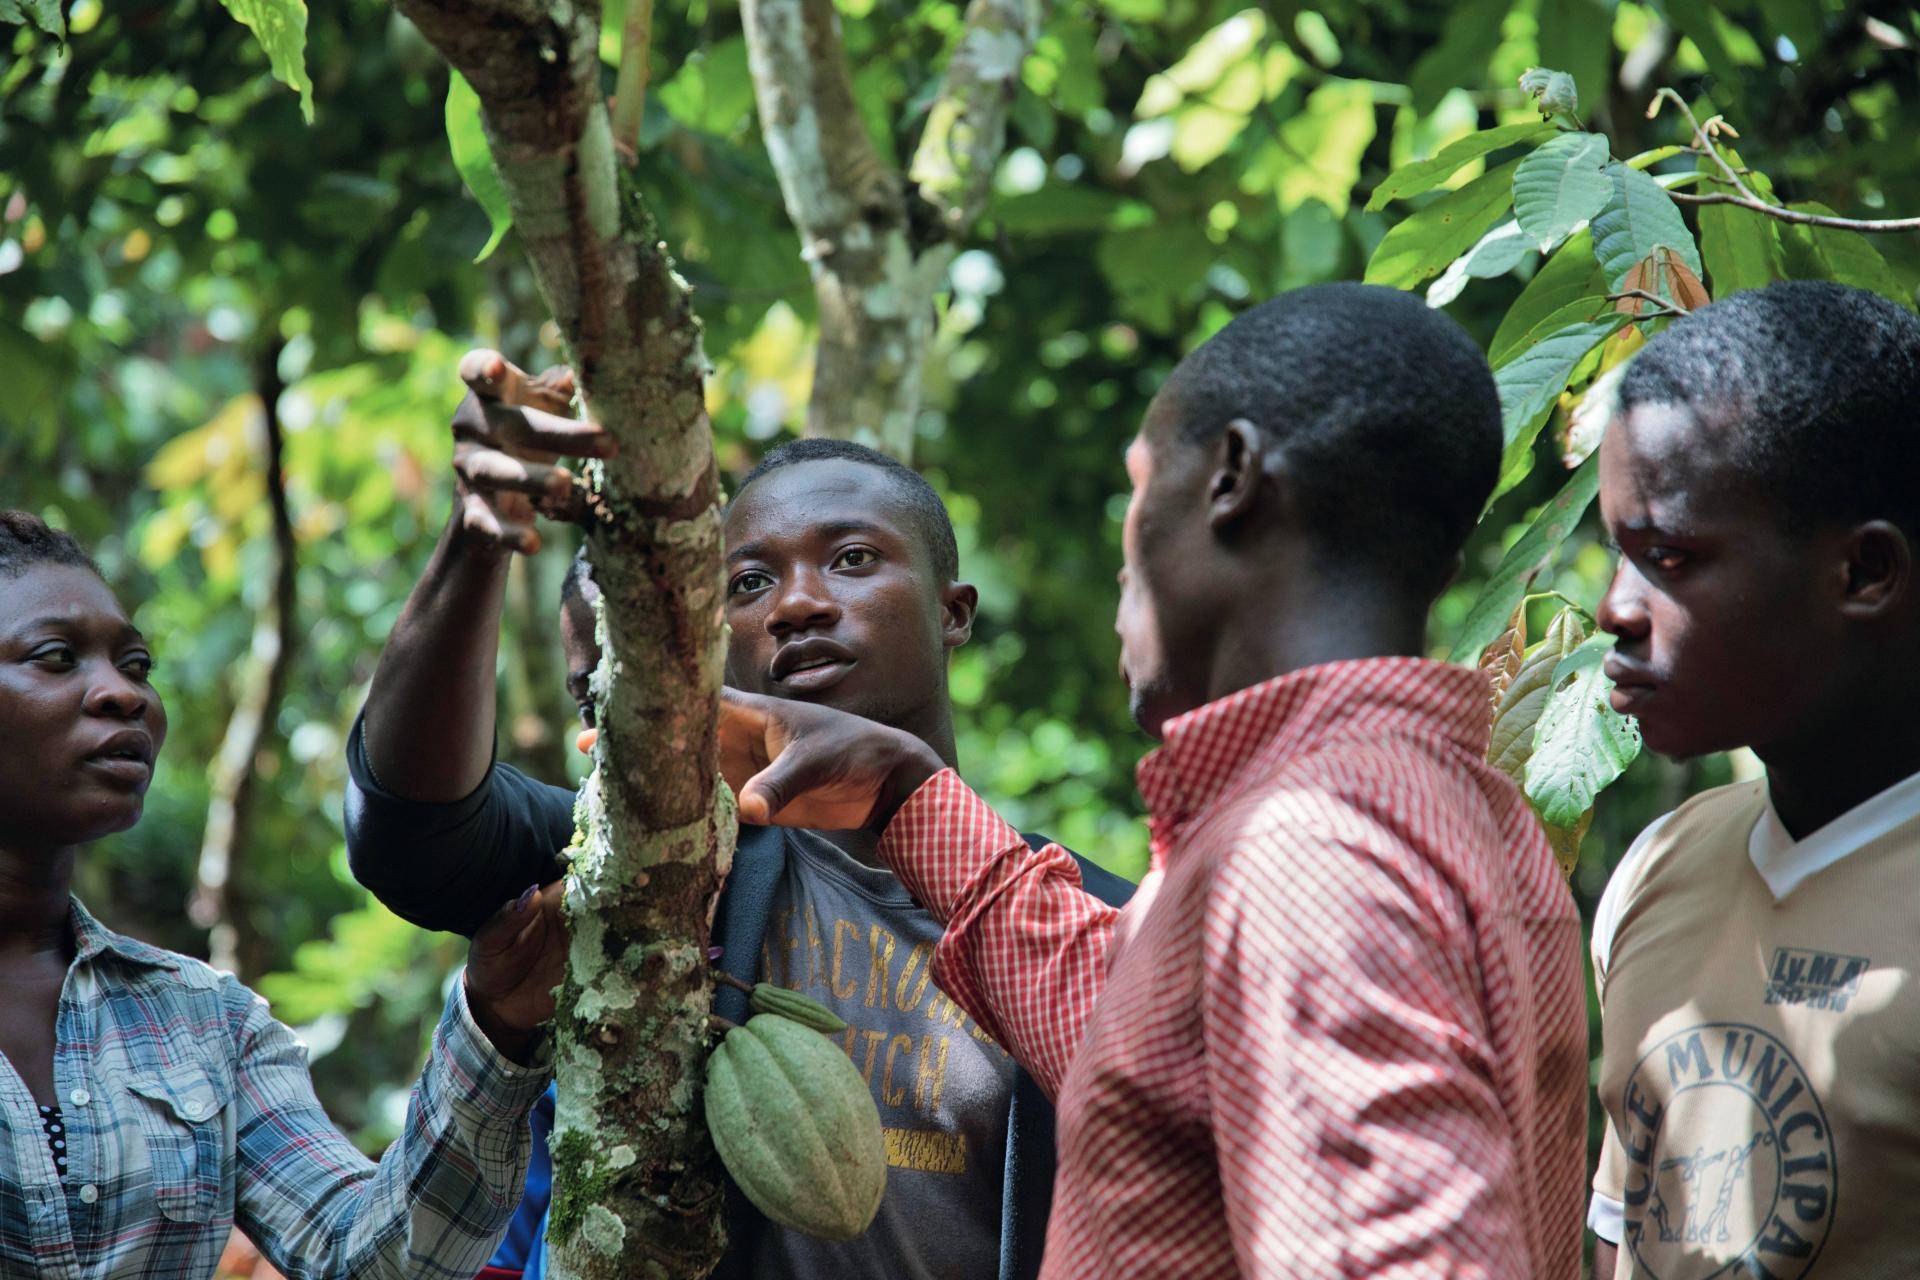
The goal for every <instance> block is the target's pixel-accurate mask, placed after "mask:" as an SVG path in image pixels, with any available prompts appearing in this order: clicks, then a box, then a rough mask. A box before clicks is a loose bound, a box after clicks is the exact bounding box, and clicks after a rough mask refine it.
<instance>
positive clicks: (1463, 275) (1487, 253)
mask: <svg viewBox="0 0 1920 1280" xmlns="http://www.w3.org/2000/svg"><path fill="white" fill-rule="evenodd" d="M1531 252H1533V246H1532V245H1531V244H1529V243H1528V242H1527V237H1526V235H1525V233H1524V232H1522V231H1521V230H1520V224H1519V223H1518V222H1514V221H1512V220H1508V221H1506V222H1503V223H1501V224H1500V225H1499V226H1497V227H1495V228H1494V229H1493V230H1491V231H1489V232H1487V234H1485V235H1484V236H1481V237H1480V242H1479V243H1478V244H1476V245H1474V246H1473V248H1471V249H1469V250H1467V251H1466V252H1465V253H1463V254H1461V255H1460V256H1459V257H1457V258H1455V259H1454V260H1453V263H1452V265H1450V266H1449V267H1448V268H1447V269H1446V270H1445V271H1442V272H1441V273H1440V275H1439V278H1438V279H1436V280H1435V281H1434V282H1433V283H1432V284H1430V285H1428V286H1427V305H1428V306H1430V307H1444V306H1446V305H1447V304H1448V303H1449V302H1452V301H1453V300H1454V299H1455V298H1457V297H1459V296H1460V294H1461V291H1462V290H1464V289H1465V288H1466V287H1467V281H1469V280H1488V279H1492V278H1493V277H1494V276H1503V275H1505V274H1507V272H1509V271H1511V270H1513V269H1514V268H1515V267H1517V266H1519V265H1520V260H1521V259H1522V258H1524V257H1526V256H1527V255H1528V254H1529V253H1531Z"/></svg>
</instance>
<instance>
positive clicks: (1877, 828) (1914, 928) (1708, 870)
mask: <svg viewBox="0 0 1920 1280" xmlns="http://www.w3.org/2000/svg"><path fill="white" fill-rule="evenodd" d="M1593 942H1594V971H1595V976H1596V978H1597V979H1598V982H1599V985H1600V992H1601V1018H1602V1028H1603V1039H1604V1050H1603V1056H1602V1066H1601V1073H1600V1085H1599V1087H1600V1101H1601V1104H1602V1105H1603V1106H1604V1107H1605V1108H1606V1111H1607V1115H1608V1118H1609V1124H1608V1127H1607V1134H1606V1142H1605V1147H1604V1149H1603V1151H1602V1154H1601V1159H1600V1169H1599V1172H1598V1174H1597V1175H1596V1176H1595V1178H1594V1198H1593V1206H1592V1210H1591V1212H1590V1214H1589V1218H1588V1221H1589V1224H1590V1225H1591V1226H1592V1227H1593V1228H1594V1230H1595V1232H1596V1233H1597V1234H1598V1235H1599V1236H1600V1237H1601V1238H1602V1239H1608V1240H1612V1241H1614V1242H1615V1243H1617V1244H1619V1246H1620V1252H1619V1259H1620V1261H1619V1268H1618V1270H1617V1271H1616V1273H1615V1275H1616V1276H1617V1277H1629V1276H1631V1277H1650V1278H1651V1280H1709V1278H1710V1277H1726V1278H1728V1280H1739V1278H1747V1277H1750V1278H1752V1280H1798V1278H1799V1277H1804V1276H1814V1277H1818V1278H1819V1280H1826V1278H1827V1277H1834V1278H1836V1280H1878V1278H1880V1277H1886V1278H1887V1280H1892V1278H1894V1277H1901V1278H1903V1280H1904V1278H1907V1277H1920V983H1916V982H1915V980H1914V979H1915V975H1916V972H1920V776H1916V777H1913V778H1909V779H1907V780H1906V781H1905V782H1902V783H1900V784H1898V785H1896V786H1894V787H1892V788H1889V789H1888V790H1887V791H1885V792H1882V793H1881V794H1880V795H1878V796H1875V797H1874V798H1873V799H1871V800H1868V801H1867V802H1865V803H1864V804H1862V805H1860V806H1859V807H1857V808H1855V809H1853V810H1851V811H1849V812H1848V813H1846V814H1844V815H1842V816H1841V817H1840V818H1838V819H1836V820H1835V821H1834V822H1832V823H1830V824H1828V825H1827V826H1826V827H1823V828H1821V829H1820V830H1819V831H1816V832H1814V833H1812V834H1811V835H1809V836H1808V837H1807V838H1806V839H1804V840H1801V841H1795V840H1793V839H1792V837H1791V836H1789V835H1788V834H1787V832H1786V831H1785V829H1784V828H1783V827H1781V825H1780V821H1779V818H1778V817H1777V816H1776V815H1775V814H1774V812H1773V808H1772V805H1771V804H1770V803H1769V801H1768V799H1767V791H1766V783H1765V782H1764V781H1760V782H1753V783H1743V784H1739V785H1735V786H1731V787H1723V788H1720V789H1717V790H1714V791H1710V792H1707V793H1705V794H1703V795H1700V796H1697V797H1695V798H1694V799H1693V800H1691V801H1689V802H1688V803H1687V804H1685V805H1683V806H1681V807H1680V808H1679V809H1677V810H1675V811H1674V812H1673V813H1671V814H1669V815H1668V816H1667V817H1665V818H1662V819H1661V820H1660V821H1659V822H1657V823H1655V824H1654V825H1653V826H1652V827H1649V828H1648V829H1647V832H1646V833H1645V834H1644V835H1643V836H1642V837H1641V839H1640V841H1639V842H1638V843H1637V844H1636V846H1635V848H1634V849H1633V850H1631V851H1629V853H1628V856H1627V858H1626V859H1625V860H1623V861H1622V863H1621V865H1620V867H1619V868H1618V869H1617V870H1616V872H1615V873H1614V878H1613V881H1612V883H1610V884H1609V885H1608V886H1607V892H1606V895H1605V897H1604V898H1603V899H1602V901H1601V906H1600V909H1599V911H1598V912H1597V913H1596V916H1595V923H1594V940H1593Z"/></svg>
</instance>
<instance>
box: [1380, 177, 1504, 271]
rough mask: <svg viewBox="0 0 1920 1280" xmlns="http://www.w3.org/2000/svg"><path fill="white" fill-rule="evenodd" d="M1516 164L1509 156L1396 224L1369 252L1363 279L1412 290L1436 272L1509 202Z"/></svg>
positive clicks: (1482, 232) (1501, 214)
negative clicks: (1375, 247) (1506, 160)
mask: <svg viewBox="0 0 1920 1280" xmlns="http://www.w3.org/2000/svg"><path fill="white" fill-rule="evenodd" d="M1519 165H1520V162H1519V161H1518V160H1511V161H1508V162H1507V163H1506V164H1503V165H1501V166H1500V167H1499V168H1498V169H1494V170H1491V171H1490V172H1487V173H1483V174H1481V175H1480V176H1479V177H1478V178H1475V179H1474V180H1473V181H1472V182H1469V183H1468V184H1467V185H1466V186H1464V187H1462V188H1460V189H1459V190H1458V191H1449V192H1448V193H1447V194H1446V195H1444V196H1441V197H1440V198H1439V199H1438V200H1435V201H1434V202H1433V203H1432V204H1430V205H1427V206H1426V207H1425V208H1424V209H1421V210H1420V211H1419V212H1417V213H1414V214H1413V215H1411V216H1410V217H1408V218H1406V219H1405V220H1404V221H1402V222H1400V223H1399V224H1398V225H1396V226H1395V227H1394V228H1393V229H1392V230H1391V231H1389V232H1387V234H1386V237H1385V238H1384V239H1382V240H1381V241H1380V246H1379V248H1377V249H1375V250H1374V251H1373V257H1372V259H1371V260H1369V261H1368V263H1367V275H1366V280H1367V283H1368V284H1384V285H1392V286H1393V287H1395V288H1399V289H1411V288H1413V287H1414V286H1416V285H1418V284H1421V283H1422V282H1424V281H1426V280H1428V279H1430V278H1431V277H1433V276H1436V275H1439V274H1440V272H1442V271H1444V270H1445V269H1446V267H1447V265H1448V264H1449V263H1451V262H1452V261H1453V260H1454V259H1455V258H1457V257H1459V256H1460V255H1461V254H1463V253H1465V252H1466V251H1467V250H1469V249H1471V248H1473V246H1474V245H1475V244H1476V243H1478V242H1479V240H1480V237H1481V236H1483V235H1485V234H1486V233H1487V232H1488V231H1489V230H1490V229H1491V228H1492V227H1493V225H1494V223H1496V222H1498V221H1500V219H1501V218H1502V217H1504V216H1505V215H1506V212H1507V210H1508V209H1509V208H1511V207H1512V205H1513V171H1514V170H1515V169H1517V168H1518V167H1519Z"/></svg>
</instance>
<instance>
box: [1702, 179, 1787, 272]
mask: <svg viewBox="0 0 1920 1280" xmlns="http://www.w3.org/2000/svg"><path fill="white" fill-rule="evenodd" d="M1721 152H1722V153H1723V154H1724V155H1725V156H1726V157H1727V161H1728V163H1729V164H1732V165H1733V166H1734V167H1735V168H1739V167H1741V165H1740V157H1739V156H1738V155H1737V154H1736V153H1735V152H1734V151H1733V150H1732V149H1731V148H1728V147H1722V148H1721ZM1699 172H1701V173H1703V174H1710V175H1718V174H1719V172H1720V166H1719V165H1716V164H1715V163H1714V162H1713V160H1712V158H1711V157H1708V156H1701V157H1700V164H1699ZM1748 181H1749V182H1753V183H1758V182H1764V181H1765V179H1764V178H1763V177H1761V175H1759V174H1757V173H1756V174H1753V175H1751V176H1750V177H1749V179H1748ZM1756 189H1758V188H1757V187H1756ZM1696 212H1697V213H1698V214H1699V218H1700V259H1701V261H1702V262H1704V263H1705V264H1706V268H1707V283H1708V284H1709V285H1710V286H1712V288H1713V296H1714V298H1715V299H1716V300H1718V299H1720V298H1724V297H1726V296H1727V295H1728V294H1730V293H1737V292H1738V291H1740V290H1741V289H1760V288H1764V287H1766V286H1767V285H1770V284H1772V283H1773V282H1774V281H1775V280H1783V279H1785V278H1786V265H1785V263H1784V262H1783V261H1782V260H1781V255H1780V236H1779V233H1778V231H1777V230H1776V227H1777V225H1778V224H1776V223H1775V221H1774V220H1773V219H1772V218H1769V217H1767V216H1766V215H1765V214H1763V213H1755V212H1754V211H1753V210H1751V209H1742V208H1741V207H1740V206H1739V205H1733V204H1703V205H1701V206H1700V207H1699V209H1698V210H1697V211H1696Z"/></svg>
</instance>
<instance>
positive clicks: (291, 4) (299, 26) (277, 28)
mask: <svg viewBox="0 0 1920 1280" xmlns="http://www.w3.org/2000/svg"><path fill="white" fill-rule="evenodd" d="M220 2H221V3H222V4H224V5H226V7H227V12H228V13H230V14H232V15H233V16H234V18H235V20H236V21H238V22H239V23H240V24H241V25H243V26H245V27H246V28H247V29H248V30H250V31H252V32H253V34H254V38H255V39H257V40H259V42H260V47H261V48H262V49H264V50H266V53H267V65H268V66H269V67H270V68H272V70H273V78H274V79H275V80H278V81H279V82H280V83H281V84H284V85H286V86H287V87H288V88H289V89H292V90H293V91H294V92H295V93H297V94H299V95H300V114H301V115H302V116H304V117H305V118H306V121H307V123H308V124H312V123H313V81H312V80H310V79H308V78H307V6H306V3H305V0H220Z"/></svg>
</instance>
